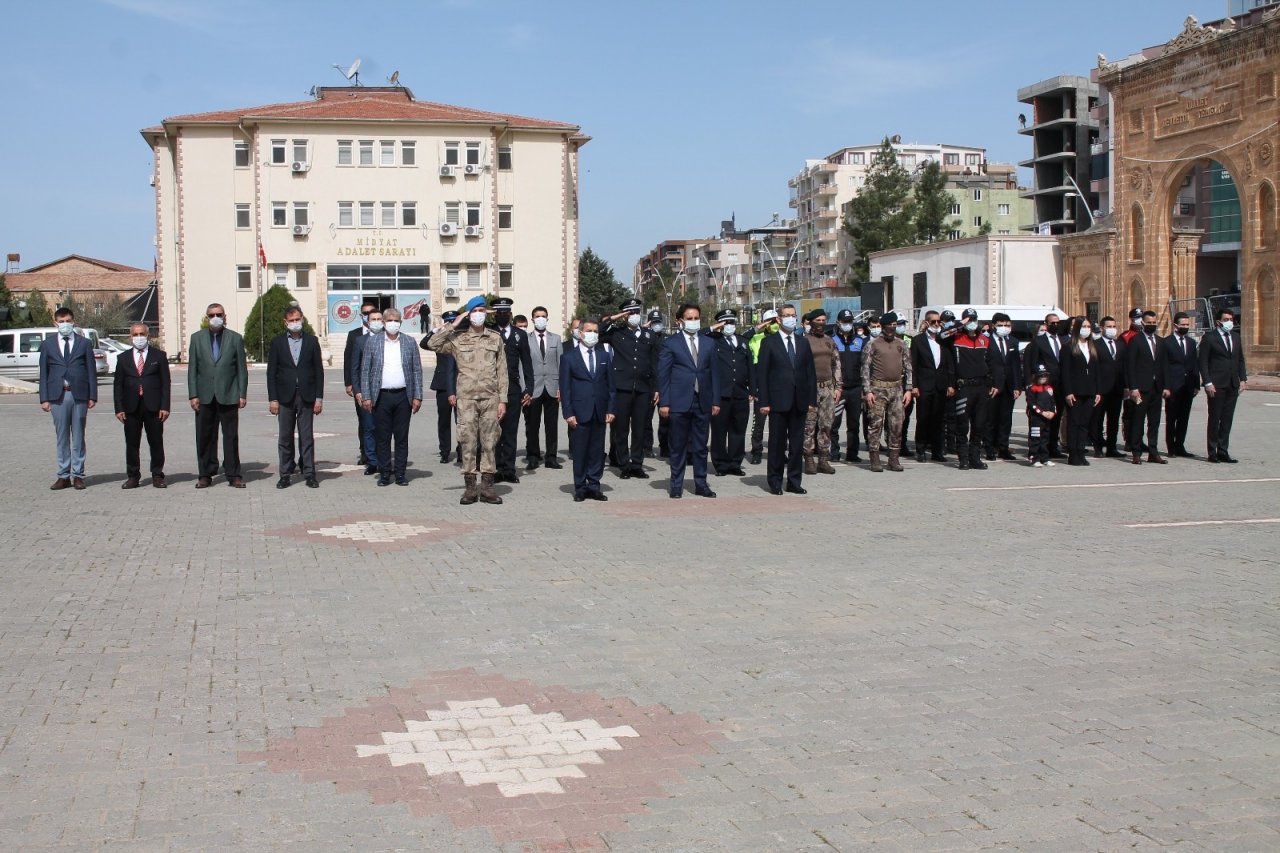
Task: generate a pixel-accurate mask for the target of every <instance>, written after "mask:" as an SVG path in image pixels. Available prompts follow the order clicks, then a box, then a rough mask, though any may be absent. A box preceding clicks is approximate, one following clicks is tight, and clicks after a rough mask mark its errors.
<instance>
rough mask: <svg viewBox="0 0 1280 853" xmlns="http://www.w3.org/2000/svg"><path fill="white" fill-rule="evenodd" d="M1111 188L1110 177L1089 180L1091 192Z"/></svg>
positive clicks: (1099, 191) (1101, 191) (1104, 190)
mask: <svg viewBox="0 0 1280 853" xmlns="http://www.w3.org/2000/svg"><path fill="white" fill-rule="evenodd" d="M1109 189H1111V179H1110V178H1098V179H1096V180H1092V181H1090V182H1089V192H1091V193H1104V192H1106V191H1107V190H1109Z"/></svg>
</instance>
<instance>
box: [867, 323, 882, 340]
mask: <svg viewBox="0 0 1280 853" xmlns="http://www.w3.org/2000/svg"><path fill="white" fill-rule="evenodd" d="M868 331H869V332H870V333H871V337H873V338H878V337H880V327H879V326H875V327H873V328H871V329H869V330H868Z"/></svg>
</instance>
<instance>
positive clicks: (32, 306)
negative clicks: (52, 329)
mask: <svg viewBox="0 0 1280 853" xmlns="http://www.w3.org/2000/svg"><path fill="white" fill-rule="evenodd" d="M27 313H28V317H29V319H28V320H27V322H26V325H28V326H31V327H33V328H40V327H43V326H52V325H53V312H52V311H50V310H49V303H48V302H46V301H45V298H44V294H43V293H41V292H40V291H38V290H36V289H35V288H32V289H31V292H30V293H28V294H27Z"/></svg>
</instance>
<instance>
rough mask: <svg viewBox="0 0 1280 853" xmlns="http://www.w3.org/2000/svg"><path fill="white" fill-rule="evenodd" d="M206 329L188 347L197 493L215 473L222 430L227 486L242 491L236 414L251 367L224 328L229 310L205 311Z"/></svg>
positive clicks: (241, 340)
mask: <svg viewBox="0 0 1280 853" xmlns="http://www.w3.org/2000/svg"><path fill="white" fill-rule="evenodd" d="M205 319H206V320H208V322H209V328H207V329H201V330H199V331H198V332H196V333H195V334H194V335H192V336H191V342H190V343H189V344H188V346H187V357H188V359H189V363H188V366H187V396H188V397H189V398H190V401H191V410H192V411H193V412H195V413H196V460H197V463H198V465H199V467H200V471H199V477H198V479H197V480H196V488H197V489H207V488H209V486H211V485H213V478H214V477H216V476H217V475H218V432H219V430H221V432H222V470H223V473H225V474H226V475H227V485H229V486H231V487H232V488H233V489H243V488H244V478H243V477H242V476H241V475H240V410H241V409H243V408H244V407H245V404H246V403H248V402H249V399H248V395H249V369H248V366H247V358H246V356H245V351H244V338H242V337H241V336H240V335H238V334H236V333H235V332H233V331H231V330H230V329H228V328H226V322H227V311H226V309H225V308H223V307H222V306H221V305H219V304H218V303H216V302H214V303H213V304H211V305H210V306H209V307H208V308H206V309H205Z"/></svg>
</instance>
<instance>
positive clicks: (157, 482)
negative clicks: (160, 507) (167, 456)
mask: <svg viewBox="0 0 1280 853" xmlns="http://www.w3.org/2000/svg"><path fill="white" fill-rule="evenodd" d="M151 487H152V488H153V489H167V488H169V484H168V483H166V482H165V481H164V474H161V475H160V476H158V477H152V478H151Z"/></svg>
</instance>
